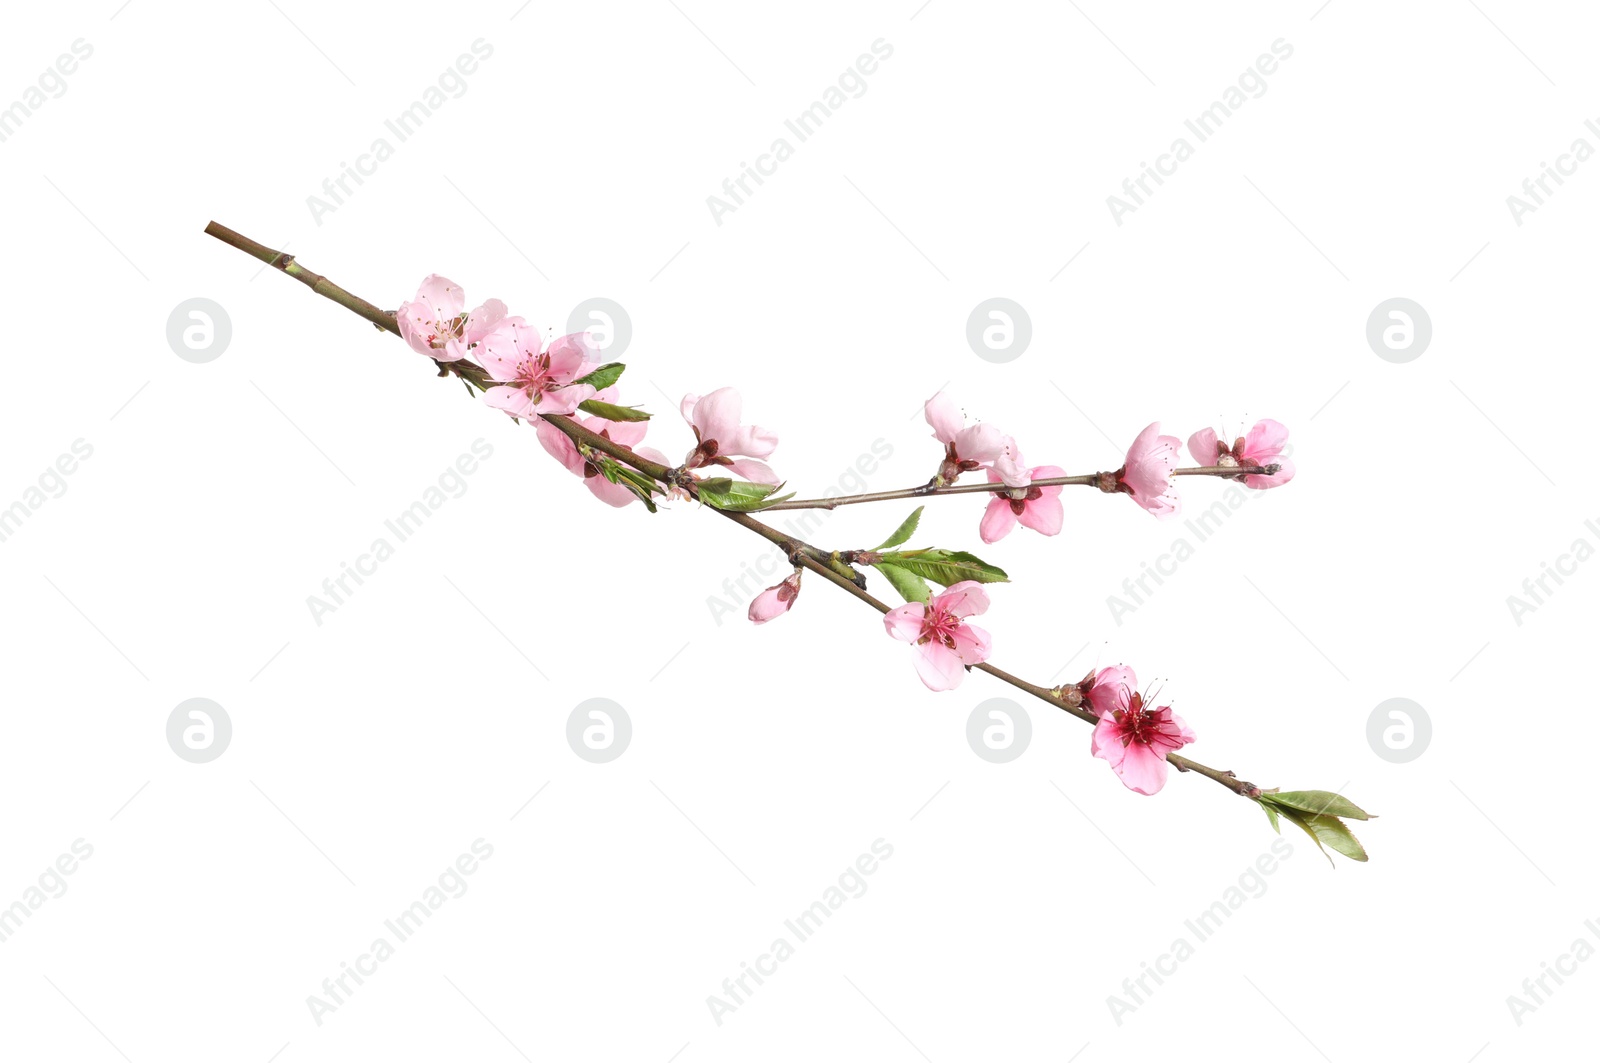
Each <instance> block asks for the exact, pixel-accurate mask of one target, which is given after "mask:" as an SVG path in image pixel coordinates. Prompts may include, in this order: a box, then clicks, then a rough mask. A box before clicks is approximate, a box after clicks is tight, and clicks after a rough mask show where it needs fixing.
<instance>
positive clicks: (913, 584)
mask: <svg viewBox="0 0 1600 1063" xmlns="http://www.w3.org/2000/svg"><path fill="white" fill-rule="evenodd" d="M873 567H874V568H876V569H877V570H878V571H879V572H880V573H881V574H882V575H883V578H884V579H886V580H888V581H889V586H891V587H893V588H894V589H895V591H896V592H897V593H898V594H899V595H900V597H902V598H904V599H905V600H906V601H908V602H925V601H927V600H928V599H929V598H932V597H933V590H932V589H931V588H930V587H929V586H928V582H927V581H926V580H924V579H923V578H922V577H921V576H919V575H917V574H916V573H914V572H909V571H907V570H906V569H903V568H901V567H900V566H899V565H891V564H889V563H888V562H885V561H880V562H879V563H878V564H876V565H874V566H873Z"/></svg>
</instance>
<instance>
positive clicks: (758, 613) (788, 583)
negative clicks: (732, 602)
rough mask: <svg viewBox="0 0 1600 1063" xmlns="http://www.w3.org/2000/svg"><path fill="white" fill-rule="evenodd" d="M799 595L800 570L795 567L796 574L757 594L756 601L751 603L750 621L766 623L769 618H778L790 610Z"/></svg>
mask: <svg viewBox="0 0 1600 1063" xmlns="http://www.w3.org/2000/svg"><path fill="white" fill-rule="evenodd" d="M799 596H800V570H799V569H795V570H794V575H792V576H790V577H789V578H788V579H786V580H784V581H783V582H782V583H779V584H778V585H777V586H775V587H768V588H767V589H766V590H764V591H762V592H761V593H760V594H758V595H756V597H755V601H753V602H751V603H750V622H751V623H752V624H765V623H766V622H767V621H768V620H775V619H777V618H778V617H780V616H782V615H783V614H784V613H787V612H788V611H789V608H790V607H791V606H792V605H794V600H795V599H796V598H797V597H799Z"/></svg>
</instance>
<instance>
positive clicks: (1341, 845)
mask: <svg viewBox="0 0 1600 1063" xmlns="http://www.w3.org/2000/svg"><path fill="white" fill-rule="evenodd" d="M1278 811H1280V812H1282V813H1283V815H1284V817H1285V818H1287V819H1288V820H1289V821H1290V822H1292V823H1294V824H1295V825H1296V826H1297V827H1299V828H1300V829H1301V830H1303V831H1305V832H1306V834H1307V835H1309V836H1310V838H1311V840H1312V841H1314V842H1316V843H1317V848H1318V849H1322V855H1324V856H1327V855H1328V849H1332V850H1333V851H1334V852H1336V853H1339V854H1341V855H1343V856H1347V857H1349V858H1350V859H1352V860H1358V861H1361V862H1363V863H1365V862H1366V859H1367V851H1366V850H1365V849H1363V848H1362V847H1361V843H1360V842H1358V841H1356V836H1355V835H1354V834H1351V833H1350V828H1349V827H1347V826H1345V825H1344V821H1342V820H1340V819H1337V818H1335V817H1333V816H1319V815H1314V814H1313V813H1310V812H1302V811H1300V810H1299V809H1297V808H1290V807H1288V806H1284V805H1279V806H1278ZM1323 846H1327V849H1324V848H1323ZM1328 863H1330V864H1332V863H1333V857H1331V856H1328Z"/></svg>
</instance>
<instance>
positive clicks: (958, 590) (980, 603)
mask: <svg viewBox="0 0 1600 1063" xmlns="http://www.w3.org/2000/svg"><path fill="white" fill-rule="evenodd" d="M988 608H989V595H988V594H987V593H986V592H985V591H984V589H983V585H982V584H980V583H978V582H977V581H975V580H962V581H961V582H960V583H953V584H951V585H950V587H949V588H948V589H947V590H945V591H944V592H943V593H941V594H936V595H934V596H933V597H932V598H931V599H930V600H929V601H928V602H926V603H923V602H907V603H906V604H905V605H902V606H900V607H899V608H898V609H891V610H889V611H888V612H887V613H885V614H884V616H883V626H884V629H885V630H887V631H888V632H889V634H890V635H891V636H893V637H894V638H897V639H899V640H900V641H901V642H909V643H912V644H913V645H915V646H916V649H917V659H916V666H917V675H918V676H920V677H921V679H922V682H923V685H924V686H926V687H927V688H928V689H929V690H954V689H955V688H956V687H958V686H960V685H961V680H962V679H963V678H965V677H966V667H967V666H968V665H973V664H982V663H983V662H984V661H986V660H988V659H989V650H990V647H991V645H992V644H991V641H990V639H989V633H988V632H987V631H985V630H983V629H982V628H981V627H974V626H973V625H971V624H966V623H963V622H962V621H964V620H965V619H966V618H967V617H969V616H978V615H980V614H982V613H983V612H984V611H985V610H987V609H988Z"/></svg>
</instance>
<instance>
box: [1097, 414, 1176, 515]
mask: <svg viewBox="0 0 1600 1063" xmlns="http://www.w3.org/2000/svg"><path fill="white" fill-rule="evenodd" d="M1180 446H1182V444H1181V443H1180V442H1179V441H1178V437H1177V436H1164V435H1162V434H1161V422H1160V421H1157V422H1155V423H1154V424H1152V425H1150V427H1148V428H1146V429H1145V430H1144V431H1143V432H1140V433H1139V438H1137V439H1135V440H1134V441H1133V446H1131V447H1129V448H1128V457H1127V460H1126V461H1125V462H1124V463H1123V466H1122V468H1120V469H1118V470H1117V474H1116V484H1115V487H1113V488H1112V490H1118V491H1124V492H1126V493H1128V494H1130V495H1132V496H1133V500H1134V501H1135V502H1137V503H1138V504H1139V505H1140V506H1141V507H1143V508H1144V509H1147V510H1149V511H1150V512H1151V513H1154V514H1155V515H1156V516H1157V517H1158V518H1160V519H1162V520H1165V519H1166V518H1168V517H1174V516H1177V514H1178V509H1179V503H1178V488H1177V486H1176V485H1175V484H1174V483H1173V482H1172V470H1173V469H1175V468H1177V467H1178V448H1179V447H1180Z"/></svg>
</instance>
